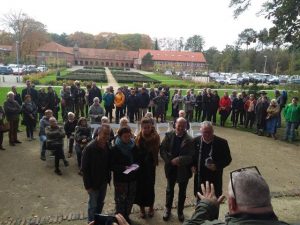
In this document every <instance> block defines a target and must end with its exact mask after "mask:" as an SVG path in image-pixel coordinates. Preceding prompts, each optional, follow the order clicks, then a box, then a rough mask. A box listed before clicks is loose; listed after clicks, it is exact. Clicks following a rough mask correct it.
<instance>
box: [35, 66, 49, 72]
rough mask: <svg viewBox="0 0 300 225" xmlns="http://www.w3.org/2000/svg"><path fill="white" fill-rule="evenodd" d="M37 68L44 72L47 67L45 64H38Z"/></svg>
mask: <svg viewBox="0 0 300 225" xmlns="http://www.w3.org/2000/svg"><path fill="white" fill-rule="evenodd" d="M37 70H38V71H39V72H45V71H47V70H48V68H47V67H46V66H45V65H39V66H38V67H37Z"/></svg>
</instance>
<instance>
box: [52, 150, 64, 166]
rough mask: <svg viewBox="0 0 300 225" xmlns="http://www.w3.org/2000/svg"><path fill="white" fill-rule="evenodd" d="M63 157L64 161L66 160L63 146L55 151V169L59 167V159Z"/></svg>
mask: <svg viewBox="0 0 300 225" xmlns="http://www.w3.org/2000/svg"><path fill="white" fill-rule="evenodd" d="M60 159H62V160H63V161H65V160H66V158H65V154H64V150H63V147H60V148H57V149H56V150H55V151H54V165H55V169H58V168H59V160H60Z"/></svg>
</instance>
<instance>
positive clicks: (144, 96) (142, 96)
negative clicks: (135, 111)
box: [138, 87, 150, 120]
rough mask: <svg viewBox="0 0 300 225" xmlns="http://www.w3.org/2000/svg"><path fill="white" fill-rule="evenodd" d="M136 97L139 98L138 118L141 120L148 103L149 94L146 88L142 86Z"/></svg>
mask: <svg viewBox="0 0 300 225" xmlns="http://www.w3.org/2000/svg"><path fill="white" fill-rule="evenodd" d="M138 98H139V120H141V119H142V118H143V117H144V116H145V115H146V113H147V111H148V106H149V103H150V96H149V94H148V92H147V89H146V88H144V87H142V89H141V92H140V93H139V95H138Z"/></svg>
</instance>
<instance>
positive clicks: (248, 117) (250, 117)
mask: <svg viewBox="0 0 300 225" xmlns="http://www.w3.org/2000/svg"><path fill="white" fill-rule="evenodd" d="M254 121H255V112H254V111H252V112H246V122H245V127H246V128H248V125H249V122H250V129H252V127H253V124H254Z"/></svg>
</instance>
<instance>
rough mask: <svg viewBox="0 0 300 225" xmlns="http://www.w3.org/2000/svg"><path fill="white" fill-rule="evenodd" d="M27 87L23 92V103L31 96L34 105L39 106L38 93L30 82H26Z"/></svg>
mask: <svg viewBox="0 0 300 225" xmlns="http://www.w3.org/2000/svg"><path fill="white" fill-rule="evenodd" d="M26 86H27V87H26V88H24V89H23V90H22V101H24V99H25V96H26V95H30V96H31V99H32V101H33V102H34V104H35V105H37V104H38V92H37V90H35V89H34V88H33V87H32V85H31V81H30V80H27V81H26Z"/></svg>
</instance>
